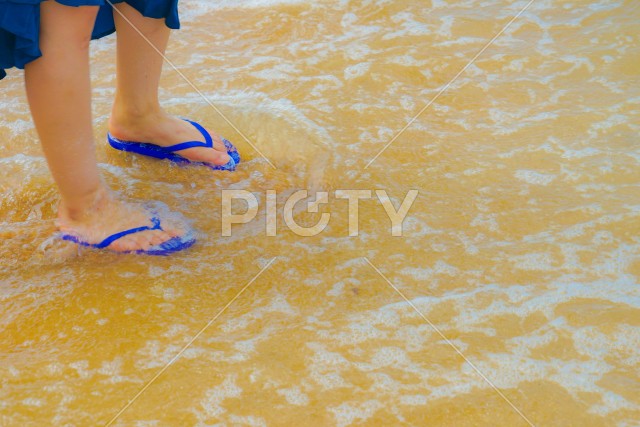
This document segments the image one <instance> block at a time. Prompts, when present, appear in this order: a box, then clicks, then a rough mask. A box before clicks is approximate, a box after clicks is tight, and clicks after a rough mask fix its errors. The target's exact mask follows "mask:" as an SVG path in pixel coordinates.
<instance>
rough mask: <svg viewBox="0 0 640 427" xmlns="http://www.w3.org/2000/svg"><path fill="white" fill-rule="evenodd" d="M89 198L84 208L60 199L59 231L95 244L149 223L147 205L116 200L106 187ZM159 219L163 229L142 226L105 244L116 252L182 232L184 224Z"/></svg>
mask: <svg viewBox="0 0 640 427" xmlns="http://www.w3.org/2000/svg"><path fill="white" fill-rule="evenodd" d="M92 199H93V201H92V202H91V203H88V206H87V208H86V209H83V210H82V211H75V212H73V211H71V210H70V209H68V208H67V207H66V206H64V204H63V203H61V204H60V207H59V209H58V221H57V225H58V228H59V229H60V231H62V232H64V233H66V234H69V235H72V236H74V237H76V238H78V239H79V240H80V241H83V242H86V243H90V244H97V243H100V242H102V241H103V240H104V239H106V238H107V237H109V236H110V235H113V234H115V233H118V232H121V231H124V230H129V229H133V228H137V227H143V226H152V223H151V220H150V217H151V214H150V213H149V212H148V211H147V210H146V209H144V208H143V207H142V206H140V205H136V204H131V203H125V202H123V201H121V200H118V199H116V198H115V197H114V196H113V195H112V194H110V193H109V191H108V190H106V189H101V190H99V191H98V193H97V194H95V195H93V196H92ZM161 220H162V230H145V231H141V232H138V233H134V234H130V235H128V236H124V237H122V238H120V239H118V240H116V241H114V242H113V243H111V244H110V245H109V246H107V248H108V249H109V250H112V251H115V252H133V251H138V250H142V251H146V250H148V249H149V248H151V247H152V246H155V245H160V244H162V243H164V242H166V241H168V240H170V239H172V238H173V237H177V236H181V235H183V234H184V233H185V230H184V227H182V226H181V225H179V224H177V223H175V222H172V221H171V220H170V219H168V218H162V219H161Z"/></svg>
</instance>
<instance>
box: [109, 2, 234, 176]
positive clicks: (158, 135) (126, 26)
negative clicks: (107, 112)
mask: <svg viewBox="0 0 640 427" xmlns="http://www.w3.org/2000/svg"><path fill="white" fill-rule="evenodd" d="M115 7H116V8H117V10H115V11H114V12H113V15H114V19H115V23H116V34H117V37H118V41H117V44H118V53H117V86H116V97H115V102H114V104H113V111H112V113H111V119H110V120H109V132H111V134H112V135H113V136H115V137H116V138H120V139H124V140H129V141H144V142H150V143H153V144H156V145H161V146H169V145H174V144H178V143H180V142H185V141H195V140H199V141H202V140H203V138H202V136H201V135H200V133H199V132H198V131H197V130H196V129H195V128H194V127H193V126H192V125H191V124H189V123H187V122H185V121H184V120H181V119H179V118H177V117H174V116H171V115H169V114H167V113H166V112H164V111H163V110H162V108H161V107H160V103H159V101H158V85H159V83H160V73H161V71H162V63H163V58H162V56H161V55H160V54H159V53H158V52H157V51H156V50H155V49H154V48H153V47H152V46H150V45H149V42H151V44H153V46H155V48H156V49H157V50H158V51H160V52H162V53H163V54H164V51H165V49H166V47H167V42H168V40H169V32H170V30H169V28H167V26H166V25H165V23H164V20H163V19H152V18H145V17H144V16H142V15H141V14H140V13H139V12H138V11H137V10H135V9H134V8H133V7H131V6H129V5H128V4H126V3H120V4H117V5H116V6H115ZM123 16H124V17H123ZM125 18H126V19H125ZM138 31H139V32H140V33H142V34H143V35H144V38H143V37H142V36H141V35H140V33H138ZM145 38H146V39H147V40H145ZM213 139H214V148H213V149H210V148H190V149H188V150H183V151H181V152H180V155H181V156H184V157H186V158H188V159H190V160H195V161H201V162H207V163H211V164H216V165H224V164H225V163H227V162H228V161H229V156H228V155H227V152H226V149H225V148H224V144H223V143H222V140H221V139H220V137H219V136H218V135H215V134H213Z"/></svg>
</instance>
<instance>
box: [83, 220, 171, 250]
mask: <svg viewBox="0 0 640 427" xmlns="http://www.w3.org/2000/svg"><path fill="white" fill-rule="evenodd" d="M151 223H152V224H153V226H151V227H150V226H148V225H145V226H142V227H136V228H132V229H129V230H125V231H121V232H119V233H116V234H112V235H111V236H109V237H107V238H106V239H104V240H103V241H102V242H100V243H95V244H87V246H91V247H93V248H96V249H104V248H106V247H107V246H109V245H110V244H112V243H113V242H115V241H116V240H118V239H121V238H123V237H124V236H129V235H131V234H135V233H140V232H141V231H147V230H162V227H161V226H160V218H156V217H153V218H151ZM78 243H80V242H78Z"/></svg>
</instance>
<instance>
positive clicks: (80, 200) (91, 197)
mask: <svg viewBox="0 0 640 427" xmlns="http://www.w3.org/2000/svg"><path fill="white" fill-rule="evenodd" d="M111 199H112V195H111V192H110V191H109V189H108V188H106V187H104V186H101V187H99V188H97V189H96V190H94V191H90V192H88V193H87V194H83V195H78V196H75V197H73V199H69V198H67V199H64V198H63V199H62V201H61V202H60V205H59V206H58V218H59V219H61V220H66V221H82V219H84V218H86V217H87V215H89V214H90V213H92V212H96V211H99V210H100V209H102V208H103V207H104V206H106V205H107V204H108V202H109V200H111Z"/></svg>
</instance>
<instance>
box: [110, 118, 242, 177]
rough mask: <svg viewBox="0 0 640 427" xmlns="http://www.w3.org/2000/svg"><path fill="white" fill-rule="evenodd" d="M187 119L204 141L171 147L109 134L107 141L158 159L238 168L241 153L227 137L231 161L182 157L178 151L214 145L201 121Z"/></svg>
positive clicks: (227, 168)
mask: <svg viewBox="0 0 640 427" xmlns="http://www.w3.org/2000/svg"><path fill="white" fill-rule="evenodd" d="M184 120H185V121H187V122H189V123H191V124H192V125H193V126H194V127H195V128H196V129H197V130H198V131H199V132H200V133H201V134H202V136H203V137H204V141H205V142H202V141H187V142H181V143H179V144H175V145H171V146H169V147H161V146H159V145H155V144H151V143H148V142H136V141H124V140H121V139H118V138H116V137H114V136H113V135H111V134H110V133H108V134H107V141H109V145H111V146H112V147H113V148H115V149H116V150H120V151H128V152H131V153H136V154H142V155H143V156H149V157H154V158H156V159H167V160H170V161H172V162H175V163H183V164H185V163H186V164H196V165H205V166H207V167H209V168H211V169H213V170H226V171H233V170H235V169H236V165H237V164H238V163H240V154H239V153H238V150H237V149H236V147H234V145H233V144H232V143H231V142H229V141H228V140H226V139H224V138H223V139H222V142H223V143H224V146H225V148H226V149H227V154H229V157H230V159H229V161H228V162H227V163H226V164H224V165H211V164H208V163H202V162H194V161H191V160H189V159H186V158H184V157H182V156H181V155H180V154H178V153H177V151H181V150H186V149H187V148H193V147H206V148H212V147H213V138H211V135H210V134H209V132H207V130H206V129H205V128H204V127H202V126H201V125H200V124H199V123H197V122H193V121H191V120H187V119H184Z"/></svg>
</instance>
